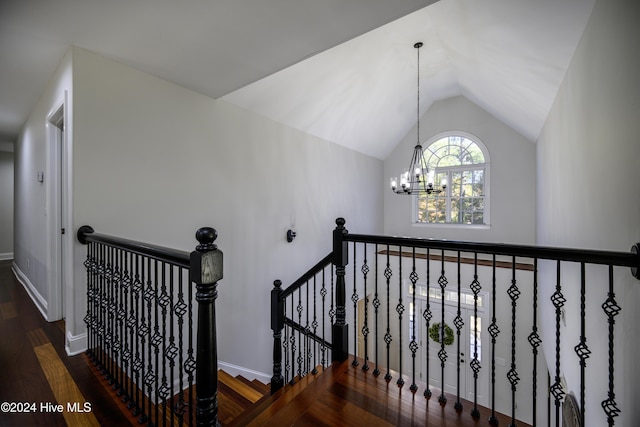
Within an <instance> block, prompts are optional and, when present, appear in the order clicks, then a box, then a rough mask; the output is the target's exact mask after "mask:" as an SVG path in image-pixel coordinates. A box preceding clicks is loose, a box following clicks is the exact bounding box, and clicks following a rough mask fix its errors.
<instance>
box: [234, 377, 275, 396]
mask: <svg viewBox="0 0 640 427" xmlns="http://www.w3.org/2000/svg"><path fill="white" fill-rule="evenodd" d="M236 379H237V380H238V381H242V382H243V383H245V384H246V385H248V386H249V387H251V388H252V389H254V390H255V391H257V392H258V393H260V394H261V395H262V396H264V395H265V394H267V393H269V392H270V391H271V388H270V387H269V386H268V385H266V384H264V383H262V382H260V381H258V380H250V379H247V378H245V377H243V376H242V375H236Z"/></svg>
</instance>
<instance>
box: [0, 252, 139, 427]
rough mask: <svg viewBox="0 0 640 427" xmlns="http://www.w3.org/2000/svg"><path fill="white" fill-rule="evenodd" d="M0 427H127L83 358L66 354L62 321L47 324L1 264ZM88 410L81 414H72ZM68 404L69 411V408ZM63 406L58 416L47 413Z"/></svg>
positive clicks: (7, 266) (5, 264)
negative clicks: (74, 406)
mask: <svg viewBox="0 0 640 427" xmlns="http://www.w3.org/2000/svg"><path fill="white" fill-rule="evenodd" d="M4 402H7V403H9V404H13V408H10V409H14V410H18V409H21V410H22V412H7V411H6V408H5V406H6V405H3V410H1V411H0V426H3V427H4V426H67V425H69V426H74V427H75V426H91V425H102V426H129V425H132V424H131V422H130V421H129V420H128V419H127V418H126V417H125V416H124V415H123V414H122V413H121V411H120V410H119V409H118V407H117V405H116V404H115V402H114V400H113V398H112V396H111V395H110V394H109V393H108V392H107V390H106V389H105V387H104V386H103V385H102V384H100V383H99V382H97V381H96V379H95V377H94V374H93V373H92V372H91V368H90V367H89V365H88V364H87V362H86V358H85V356H84V355H77V356H72V357H69V356H67V354H66V352H65V349H64V321H58V322H53V323H49V322H47V321H46V320H44V318H43V317H42V315H41V314H40V312H39V311H38V309H37V308H36V307H35V305H34V304H33V302H32V301H31V299H30V298H29V296H28V295H27V293H26V291H25V290H24V288H23V287H22V285H21V284H20V283H19V282H18V281H17V280H16V279H15V277H14V275H13V272H12V271H11V262H10V261H0V403H4ZM74 403H79V404H80V406H76V408H82V409H83V410H85V409H88V407H85V406H84V404H85V403H88V404H89V405H90V411H87V412H79V411H73V410H71V411H70V410H68V409H73V405H74ZM68 404H70V405H71V406H72V408H68V406H67V405H68ZM55 405H62V406H63V411H62V413H57V412H47V409H48V410H49V411H50V410H52V408H54V407H55ZM25 408H27V409H28V410H29V411H30V412H24V411H25Z"/></svg>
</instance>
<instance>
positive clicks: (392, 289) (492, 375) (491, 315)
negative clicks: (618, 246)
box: [271, 218, 640, 426]
mask: <svg viewBox="0 0 640 427" xmlns="http://www.w3.org/2000/svg"><path fill="white" fill-rule="evenodd" d="M336 225H337V227H336V228H335V230H334V232H333V252H332V253H331V254H329V255H327V256H326V257H325V258H324V259H323V260H322V261H320V262H319V263H318V264H317V265H316V266H314V267H313V268H312V269H311V270H309V271H308V272H307V273H306V274H305V275H303V276H302V277H301V278H300V279H298V280H297V281H295V282H294V283H293V284H292V285H291V286H289V287H288V288H286V290H283V289H282V288H281V286H282V284H281V283H280V281H276V282H275V286H274V289H273V290H272V293H271V307H272V318H271V320H272V323H271V327H272V330H273V336H274V348H273V354H274V376H273V378H272V383H271V386H272V393H275V392H276V391H277V390H279V389H280V388H282V387H283V386H284V385H285V384H286V383H294V382H296V381H297V380H298V379H299V378H301V377H304V376H305V375H307V374H309V373H312V374H315V373H316V371H315V370H311V369H309V368H310V367H315V366H316V364H315V363H312V361H313V360H316V355H317V354H320V360H321V361H322V363H321V364H320V366H323V367H324V366H325V363H328V361H327V360H326V358H324V357H323V355H324V354H325V352H326V351H327V350H331V352H332V359H331V360H332V361H334V360H345V359H346V358H347V357H349V355H354V356H356V355H359V357H354V359H353V362H352V365H353V366H358V365H359V364H360V363H361V362H360V361H363V362H362V367H361V368H362V370H363V371H368V370H369V369H370V368H373V371H372V374H373V375H375V376H376V377H377V376H379V375H381V374H383V373H384V377H383V378H384V379H385V380H386V381H387V382H391V380H392V379H393V376H394V375H395V376H397V378H396V384H397V386H398V387H403V386H404V384H405V381H407V382H410V383H411V385H410V387H409V390H410V391H411V392H412V393H414V394H416V393H417V392H418V390H419V387H424V391H423V395H424V397H425V398H426V399H430V398H431V396H432V394H433V390H432V385H431V384H430V383H431V382H432V381H431V380H432V379H433V380H434V381H435V382H437V383H438V384H439V387H433V388H437V389H438V393H439V396H438V402H439V403H440V404H441V405H442V406H444V405H446V403H447V394H449V395H451V394H454V395H455V403H454V408H455V409H456V411H458V412H459V413H461V412H462V411H463V401H467V400H473V401H472V402H471V405H472V408H471V410H470V411H469V414H470V415H471V417H472V418H473V419H476V420H477V419H478V418H479V417H480V411H479V404H478V401H477V397H478V394H479V392H478V387H479V382H480V378H481V377H483V378H484V379H485V380H486V381H487V382H488V383H489V386H488V390H489V394H490V396H489V398H488V399H487V401H488V405H489V406H490V411H491V415H490V416H489V419H488V422H489V424H490V425H492V426H495V425H497V424H498V417H497V411H498V409H499V412H502V413H503V414H508V416H509V417H510V419H511V425H514V426H515V425H516V422H517V421H518V420H521V419H523V418H524V419H525V420H526V422H529V423H531V424H532V425H534V426H535V425H537V424H538V419H539V418H540V417H539V416H538V413H541V411H543V409H544V408H541V407H542V406H544V405H547V402H549V404H548V405H547V418H548V419H549V420H551V419H552V415H553V412H555V425H556V426H559V425H560V418H561V411H562V409H561V408H562V405H563V402H564V401H572V402H573V401H577V406H579V410H580V413H579V418H580V420H579V421H580V423H581V424H580V425H582V426H584V425H585V413H584V408H585V404H586V403H585V402H586V390H587V384H588V381H589V377H588V375H587V372H588V371H587V359H588V358H589V357H590V355H591V354H592V352H596V351H603V350H602V349H599V348H598V349H596V348H589V347H588V346H587V344H586V342H587V328H586V326H585V324H586V319H587V314H589V316H591V317H596V316H598V317H599V318H600V319H602V320H601V323H602V322H606V323H607V324H608V328H607V332H606V335H607V336H606V340H607V341H608V347H607V349H606V352H607V357H606V359H607V360H608V362H607V363H608V366H607V370H608V379H609V385H608V389H607V390H605V391H604V392H603V393H602V399H601V406H602V410H603V411H604V414H605V417H606V420H607V423H608V425H609V426H613V425H614V424H615V418H616V417H617V416H619V415H620V413H621V409H620V408H618V404H617V402H616V400H615V385H614V383H613V378H614V369H615V366H614V325H615V318H616V316H618V315H619V314H620V312H621V310H622V309H623V307H622V306H621V304H620V302H618V301H617V300H616V298H615V289H614V275H615V274H614V270H616V274H617V270H618V269H619V267H627V268H631V273H632V275H633V276H634V277H635V278H637V279H640V273H639V271H640V270H639V267H640V255H639V252H640V251H639V247H640V244H636V245H634V246H633V247H632V249H631V251H630V252H613V251H595V250H582V249H567V248H557V247H540V246H526V245H509V244H493V243H476V242H460V241H448V240H435V239H419V238H405V237H389V236H373V235H363V234H350V233H348V231H347V230H346V229H345V227H344V225H345V221H344V219H342V218H338V219H337V220H336ZM542 263H547V264H546V265H545V269H544V271H545V272H547V273H548V272H549V271H550V270H554V273H555V274H554V276H555V277H552V278H549V277H548V276H549V275H548V274H546V276H545V277H544V279H541V278H540V277H539V270H540V264H542ZM348 266H352V267H353V268H352V269H351V268H348ZM578 269H579V271H575V270H578ZM601 276H602V277H604V279H603V280H600V277H601ZM541 280H543V281H544V283H542V282H541ZM573 282H577V283H573ZM600 282H603V283H600ZM347 283H348V286H349V288H350V292H351V298H350V299H351V301H352V302H353V306H352V307H351V306H348V305H347V299H346V296H347V295H346V294H347ZM587 283H588V284H589V289H591V288H593V289H596V290H599V291H600V292H604V293H606V300H605V301H603V303H602V305H601V307H602V312H601V313H594V312H592V313H587V312H586V300H587V293H588V292H587ZM543 285H544V286H545V289H544V290H545V291H547V294H548V295H550V296H549V299H548V300H542V299H541V297H540V294H541V293H542V288H543ZM599 285H602V286H601V287H600V288H598V287H599ZM351 286H352V290H351ZM550 287H551V288H553V289H549V288H550ZM576 288H577V291H575V292H574V289H576ZM568 290H570V292H567V291H568ZM551 291H553V293H552V292H551ZM416 297H418V298H419V299H420V300H421V304H422V305H419V304H418V303H419V302H420V301H417V300H416ZM591 298H594V297H591ZM569 300H573V301H571V302H572V303H573V304H574V305H578V306H579V310H578V311H579V314H578V313H566V312H565V310H564V307H565V305H566V304H567V303H568V302H569ZM543 303H546V304H551V305H552V311H553V312H554V313H555V319H554V321H555V324H554V329H555V337H553V339H549V338H547V340H548V343H547V345H550V346H551V348H553V349H554V351H555V357H554V364H553V366H549V367H548V368H547V369H544V370H543V369H542V366H545V365H546V364H545V363H544V359H542V358H540V357H539V348H540V346H541V345H542V337H541V335H540V333H539V328H540V324H539V323H540V319H539V316H538V314H539V309H540V306H541V305H542V304H543ZM361 304H362V305H364V310H362V307H360V305H361ZM407 305H408V307H407ZM419 306H420V307H423V310H422V311H418V307H419ZM446 310H449V313H450V315H449V317H450V318H448V319H447V318H445V311H446ZM480 311H484V312H485V313H484V315H485V316H486V320H487V323H488V325H487V323H484V324H483V325H482V326H479V325H478V322H479V312H480ZM349 312H350V313H349ZM394 312H395V313H394ZM465 313H466V316H467V317H466V318H465V317H464V316H465ZM348 314H350V315H351V317H350V319H352V321H353V329H352V334H353V336H352V337H349V325H348V324H347V321H346V319H347V317H348V316H347V315H348ZM570 314H571V315H572V316H576V317H577V319H578V320H577V321H578V323H579V324H580V334H579V336H574V337H566V336H562V337H561V323H562V322H563V321H566V319H565V317H569V315H570ZM436 315H437V317H436ZM447 322H449V324H447ZM523 323H524V324H525V326H524V327H523V326H522V324H523ZM527 324H528V325H529V326H526V325H527ZM465 327H468V330H470V331H472V334H473V335H474V336H475V338H469V342H470V345H469V347H468V348H463V347H461V346H460V343H461V341H463V340H464V339H465V338H464V337H463V336H462V330H463V329H464V328H465ZM466 330H467V329H465V331H466ZM480 330H482V334H480ZM328 331H331V336H329V335H328ZM420 331H422V332H420ZM325 334H326V335H325ZM565 334H566V332H565ZM481 335H482V336H483V337H484V338H485V340H484V342H481V339H480V337H481ZM356 337H357V338H356ZM423 337H424V338H423ZM561 338H562V339H561ZM572 340H573V341H572ZM487 341H488V342H487ZM454 342H455V344H454ZM567 342H569V343H570V344H569V345H570V348H571V349H572V350H573V351H574V353H575V356H576V359H577V362H578V365H579V369H580V385H579V390H576V391H575V392H576V393H577V396H575V399H574V396H573V395H568V394H567V390H565V388H564V385H563V378H562V376H561V372H562V369H561V368H562V366H561V362H562V360H565V363H566V359H563V358H562V357H561V354H562V353H566V350H567V348H566V346H567V344H566V343H567ZM349 343H351V346H349ZM481 346H482V347H484V354H485V355H484V356H481V355H482V350H481V348H480V347H481ZM527 347H528V348H529V350H530V352H527V355H526V356H525V355H524V354H520V353H522V349H523V348H527ZM452 348H455V351H454V350H453V349H452ZM498 354H499V356H500V357H498ZM452 356H453V357H452ZM420 358H421V359H422V360H421V359H420ZM452 358H453V360H452ZM464 364H468V366H469V369H471V370H470V371H469V372H470V374H471V377H472V380H471V384H466V386H467V387H468V389H467V394H466V395H463V396H461V393H460V390H461V381H462V382H463V383H464V382H465V377H464V373H462V372H461V371H462V370H463V369H462V368H464V369H466V368H465V367H464V366H463V365H464ZM407 365H409V366H407ZM421 366H422V367H424V368H425V370H426V372H422V371H423V369H422V368H421ZM539 367H540V369H539ZM430 368H431V369H430ZM530 373H532V374H531V377H530V378H527V377H529V375H530ZM417 374H422V375H423V377H422V379H421V380H419V379H417V378H416V377H417ZM547 374H548V375H547ZM539 377H540V378H544V381H541V380H539ZM546 378H548V380H547V379H546ZM522 379H526V380H527V381H528V382H529V384H527V387H530V388H528V390H527V389H524V390H523V389H522V384H521V383H522V382H523V381H522ZM418 382H420V383H421V385H420V386H418ZM543 383H545V384H543ZM446 384H449V385H450V387H452V388H453V390H451V391H449V392H447V393H446V394H445V387H443V386H442V385H446ZM519 387H520V388H519ZM497 390H499V391H500V393H502V395H501V396H499V397H500V400H501V401H502V402H503V403H501V408H498V409H497V408H496V401H497V398H496V391H497ZM505 390H506V395H505ZM541 391H543V392H544V394H545V396H548V398H547V399H539V398H538V395H539V394H542V393H541ZM590 392H591V393H592V392H593V390H592V389H590ZM525 395H526V396H525ZM469 396H471V399H469ZM523 396H525V397H523ZM528 396H530V398H531V400H530V401H529V402H525V401H523V399H525V398H526V399H528ZM509 401H510V404H508V402H509ZM504 402H507V403H506V404H505V403H504ZM541 402H542V403H541ZM518 403H519V405H518ZM552 406H555V411H554V410H553V409H554V408H552ZM523 407H526V408H525V409H522V408H523ZM517 408H518V411H519V412H518V413H517V411H516V409H517ZM540 425H541V424H540ZM549 425H551V423H549Z"/></svg>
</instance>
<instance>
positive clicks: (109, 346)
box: [104, 247, 116, 385]
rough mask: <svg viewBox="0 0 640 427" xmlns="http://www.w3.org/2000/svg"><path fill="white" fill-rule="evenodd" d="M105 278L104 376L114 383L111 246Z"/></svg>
mask: <svg viewBox="0 0 640 427" xmlns="http://www.w3.org/2000/svg"><path fill="white" fill-rule="evenodd" d="M105 274H106V278H107V281H106V283H107V331H106V350H107V358H106V360H107V367H106V373H105V375H104V378H105V379H106V380H107V384H109V385H113V384H114V382H115V381H114V378H113V373H114V361H113V342H114V329H115V321H116V320H115V308H114V307H115V305H114V301H113V299H114V295H113V294H114V286H113V248H112V247H107V270H106V272H105Z"/></svg>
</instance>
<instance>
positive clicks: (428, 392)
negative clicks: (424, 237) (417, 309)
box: [422, 248, 433, 399]
mask: <svg viewBox="0 0 640 427" xmlns="http://www.w3.org/2000/svg"><path fill="white" fill-rule="evenodd" d="M430 287H431V254H430V251H429V248H427V305H426V307H425V309H424V311H423V312H422V317H423V318H424V321H425V331H427V336H426V343H425V345H424V348H425V365H426V366H427V372H426V374H425V382H426V383H427V388H426V389H425V391H424V397H425V398H426V399H431V396H432V395H433V393H432V392H431V386H430V385H429V378H430V377H429V375H430V374H429V364H430V363H429V336H428V334H429V324H430V323H431V318H432V317H433V313H432V312H431V300H430V296H429V295H430V292H429V290H430Z"/></svg>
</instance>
